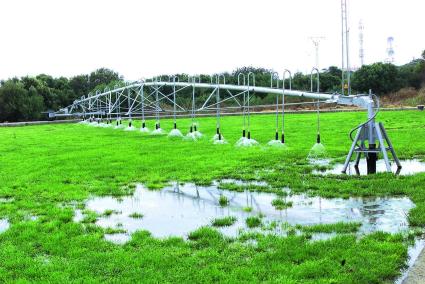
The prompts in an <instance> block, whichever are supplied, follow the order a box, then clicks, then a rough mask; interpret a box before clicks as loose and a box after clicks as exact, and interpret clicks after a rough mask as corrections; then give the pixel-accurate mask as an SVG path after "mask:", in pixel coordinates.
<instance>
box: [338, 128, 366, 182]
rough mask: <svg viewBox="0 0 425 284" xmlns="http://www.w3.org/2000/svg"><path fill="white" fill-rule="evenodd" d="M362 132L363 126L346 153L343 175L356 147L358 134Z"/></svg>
mask: <svg viewBox="0 0 425 284" xmlns="http://www.w3.org/2000/svg"><path fill="white" fill-rule="evenodd" d="M362 130H363V126H362V127H360V128H359V130H357V134H356V137H355V138H354V140H353V144H351V148H350V152H348V155H347V158H346V159H345V163H344V167H343V168H342V171H341V172H342V173H343V174H345V173H346V172H347V168H348V165H349V163H350V160H351V157H352V156H353V153H354V150H355V148H356V145H357V141H358V140H359V137H360V134H361V132H362Z"/></svg>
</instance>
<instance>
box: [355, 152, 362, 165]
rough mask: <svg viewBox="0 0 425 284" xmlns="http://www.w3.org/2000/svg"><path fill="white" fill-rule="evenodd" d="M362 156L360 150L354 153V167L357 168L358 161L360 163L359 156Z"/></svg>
mask: <svg viewBox="0 0 425 284" xmlns="http://www.w3.org/2000/svg"><path fill="white" fill-rule="evenodd" d="M361 157H362V154H361V153H360V152H358V153H356V162H355V164H354V166H355V167H356V168H358V167H359V163H360V158H361Z"/></svg>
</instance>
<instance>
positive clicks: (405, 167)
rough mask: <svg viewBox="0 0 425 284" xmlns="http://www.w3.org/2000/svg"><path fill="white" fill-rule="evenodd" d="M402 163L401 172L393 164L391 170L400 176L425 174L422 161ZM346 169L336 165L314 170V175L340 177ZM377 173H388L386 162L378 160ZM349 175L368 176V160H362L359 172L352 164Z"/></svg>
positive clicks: (424, 165) (414, 160)
mask: <svg viewBox="0 0 425 284" xmlns="http://www.w3.org/2000/svg"><path fill="white" fill-rule="evenodd" d="M400 163H401V166H402V168H401V170H400V171H397V165H396V164H395V163H394V162H392V163H391V170H392V172H393V173H395V174H399V175H414V174H417V173H422V172H425V163H424V162H421V161H420V160H417V159H413V160H402V161H400ZM343 167H344V164H342V163H341V164H336V165H334V167H333V168H332V169H329V170H323V171H321V170H314V171H313V174H319V175H330V174H332V175H340V174H342V173H341V172H342V169H343ZM376 171H377V172H378V173H384V172H386V171H387V168H386V166H385V162H384V160H382V159H381V160H378V161H377V163H376ZM347 174H348V175H366V174H367V166H366V160H365V159H362V160H360V163H359V168H358V171H357V170H356V168H355V167H354V163H350V165H349V167H348V169H347Z"/></svg>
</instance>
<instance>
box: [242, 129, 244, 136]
mask: <svg viewBox="0 0 425 284" xmlns="http://www.w3.org/2000/svg"><path fill="white" fill-rule="evenodd" d="M242 137H245V129H244V130H242Z"/></svg>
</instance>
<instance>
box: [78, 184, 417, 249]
mask: <svg viewBox="0 0 425 284" xmlns="http://www.w3.org/2000/svg"><path fill="white" fill-rule="evenodd" d="M220 195H223V196H225V197H226V198H227V199H228V200H229V205H228V206H225V207H222V206H220V205H219V197H220ZM275 198H276V195H275V194H270V193H260V192H250V191H244V192H235V191H228V190H221V189H219V188H218V185H217V184H214V185H212V186H208V187H205V186H202V187H200V186H196V185H194V184H185V185H180V184H178V183H176V185H175V186H170V187H166V188H164V189H163V190H159V191H153V190H149V189H147V188H145V187H144V186H143V185H138V186H137V188H136V190H135V192H134V194H133V195H132V196H128V197H123V198H121V199H116V198H113V197H95V198H92V199H89V200H88V201H87V204H86V209H89V210H93V211H96V212H98V213H100V214H102V213H104V212H105V211H106V210H114V212H117V213H114V214H112V215H110V216H104V217H101V218H99V219H98V221H97V222H96V224H97V225H99V226H101V227H104V228H108V227H111V228H118V227H119V228H122V229H124V230H126V231H127V233H122V234H113V235H107V236H106V238H107V239H109V240H111V241H114V242H117V243H123V242H126V241H128V240H129V238H130V235H131V233H133V232H135V231H137V230H142V229H143V230H148V231H150V232H151V233H152V235H153V236H156V237H167V236H183V237H186V236H187V234H188V233H189V232H191V231H193V230H196V229H197V228H199V227H201V226H204V225H209V224H211V221H212V220H213V219H214V218H218V217H224V216H235V217H237V222H236V223H235V224H234V225H232V226H230V227H224V228H220V230H221V231H222V232H223V233H224V234H225V235H228V236H237V235H238V234H239V232H240V230H249V229H247V228H246V226H245V219H246V217H248V216H253V215H258V214H260V213H261V214H262V215H263V216H264V218H263V222H264V223H269V222H271V221H278V222H281V223H285V222H287V223H289V224H291V225H296V224H300V225H312V224H319V223H335V222H339V221H352V222H361V223H362V226H361V228H360V234H365V233H370V232H373V231H377V230H382V231H386V232H396V231H399V230H404V229H406V228H407V226H408V224H407V219H406V216H407V213H408V211H409V210H410V209H411V208H412V207H413V206H414V205H413V203H412V202H411V201H410V200H409V199H408V198H405V197H396V198H349V199H342V198H334V199H324V198H320V197H308V196H306V195H304V194H301V195H292V196H289V197H287V201H292V202H293V206H292V207H290V208H287V209H286V210H276V209H275V208H274V207H273V206H272V204H271V203H272V200H273V199H275ZM246 207H251V208H252V211H251V212H246V211H245V210H244V208H246ZM132 213H140V214H143V218H140V219H137V218H132V217H130V216H129V215H131V214H132ZM82 217H83V215H82V213H81V211H79V210H76V215H75V219H74V220H75V221H80V220H81V218H82ZM257 230H258V229H257ZM274 232H276V233H284V231H282V228H281V226H277V227H276V229H275V231H274Z"/></svg>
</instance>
